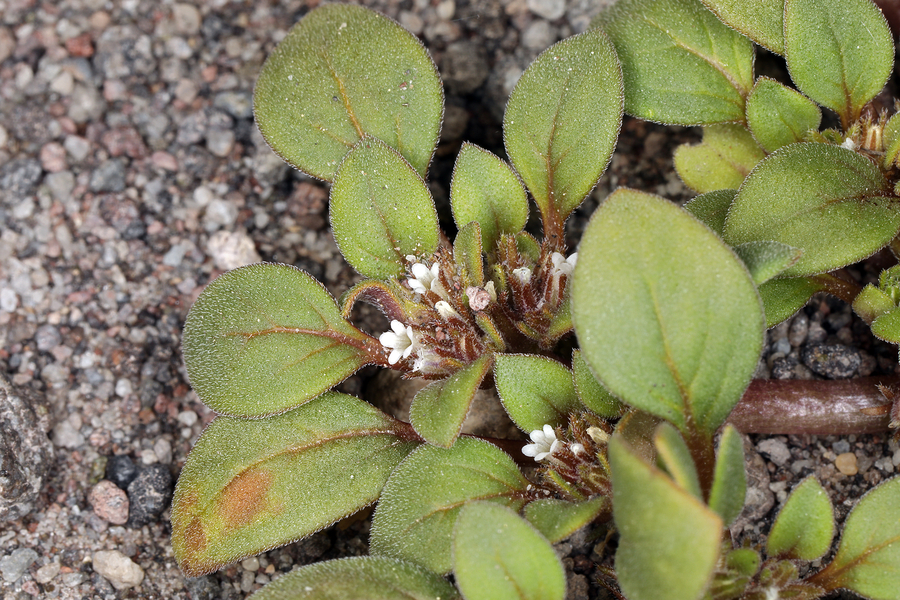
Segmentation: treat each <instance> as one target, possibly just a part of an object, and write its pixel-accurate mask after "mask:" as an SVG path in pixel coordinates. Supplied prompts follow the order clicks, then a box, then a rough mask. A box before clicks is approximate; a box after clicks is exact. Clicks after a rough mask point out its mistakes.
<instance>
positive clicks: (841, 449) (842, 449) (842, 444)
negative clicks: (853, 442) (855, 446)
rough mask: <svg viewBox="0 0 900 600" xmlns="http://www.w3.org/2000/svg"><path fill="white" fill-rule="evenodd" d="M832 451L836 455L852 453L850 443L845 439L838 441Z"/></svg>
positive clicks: (833, 445)
mask: <svg viewBox="0 0 900 600" xmlns="http://www.w3.org/2000/svg"><path fill="white" fill-rule="evenodd" d="M831 449H832V451H834V453H835V454H844V453H846V452H850V442H848V441H847V440H843V439H841V440H838V441H836V442H835V443H833V444H832V445H831Z"/></svg>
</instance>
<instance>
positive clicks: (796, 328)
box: [788, 311, 809, 348]
mask: <svg viewBox="0 0 900 600" xmlns="http://www.w3.org/2000/svg"><path fill="white" fill-rule="evenodd" d="M808 332H809V317H807V316H806V313H804V312H803V311H800V312H799V313H797V314H796V315H795V316H794V319H793V320H792V321H791V327H790V329H789V330H788V341H789V342H790V343H791V346H793V347H794V348H797V347H799V346H802V345H803V342H805V341H806V334H807V333H808Z"/></svg>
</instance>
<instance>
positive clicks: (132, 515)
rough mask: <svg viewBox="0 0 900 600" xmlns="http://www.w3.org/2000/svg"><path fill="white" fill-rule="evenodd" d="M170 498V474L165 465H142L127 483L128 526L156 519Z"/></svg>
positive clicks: (136, 525)
mask: <svg viewBox="0 0 900 600" xmlns="http://www.w3.org/2000/svg"><path fill="white" fill-rule="evenodd" d="M171 499H172V474H171V473H170V472H169V467H168V466H167V465H162V464H155V465H148V466H146V467H142V468H141V469H140V470H139V471H138V474H137V477H135V478H134V481H132V482H131V483H130V484H128V501H129V502H130V504H131V506H130V509H129V511H128V523H127V524H126V525H127V526H128V527H141V526H142V525H146V524H147V523H151V522H153V521H155V520H156V517H158V516H159V515H160V513H162V511H164V510H165V509H166V507H167V506H168V505H169V500H171Z"/></svg>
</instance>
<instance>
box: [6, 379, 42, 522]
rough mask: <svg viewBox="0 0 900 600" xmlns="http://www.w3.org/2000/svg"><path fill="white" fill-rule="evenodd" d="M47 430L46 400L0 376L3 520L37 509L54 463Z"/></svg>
mask: <svg viewBox="0 0 900 600" xmlns="http://www.w3.org/2000/svg"><path fill="white" fill-rule="evenodd" d="M48 428H49V411H48V409H47V406H46V404H45V403H44V400H43V399H42V398H40V397H39V396H37V395H36V394H35V393H34V392H31V391H30V390H28V389H25V388H22V389H19V388H16V387H13V386H12V385H11V384H10V383H9V382H8V381H7V380H6V379H5V378H3V377H2V376H0V521H15V520H18V519H21V518H22V517H24V516H25V515H27V514H29V513H30V512H31V511H32V510H33V509H34V505H35V503H36V502H37V500H38V497H39V496H40V492H41V489H42V488H43V486H44V480H45V478H46V477H47V474H48V471H49V469H50V466H51V465H52V463H53V445H52V444H51V443H50V440H49V439H48V438H47V429H48Z"/></svg>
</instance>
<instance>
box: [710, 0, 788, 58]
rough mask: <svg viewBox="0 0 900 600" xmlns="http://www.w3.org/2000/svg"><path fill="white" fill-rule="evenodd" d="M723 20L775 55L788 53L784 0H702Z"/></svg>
mask: <svg viewBox="0 0 900 600" xmlns="http://www.w3.org/2000/svg"><path fill="white" fill-rule="evenodd" d="M702 1H703V4H705V5H706V7H707V8H708V9H710V10H711V11H713V12H714V13H716V15H717V16H718V17H719V19H720V20H721V21H722V22H723V23H725V24H726V25H728V26H729V27H732V28H734V29H736V30H737V31H740V32H741V33H743V34H744V35H746V36H747V37H748V38H750V39H751V40H753V41H754V42H756V43H757V44H759V45H760V46H765V47H766V48H768V49H769V50H771V51H772V52H774V53H775V54H784V20H783V18H784V0H753V2H744V1H743V0H702Z"/></svg>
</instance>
